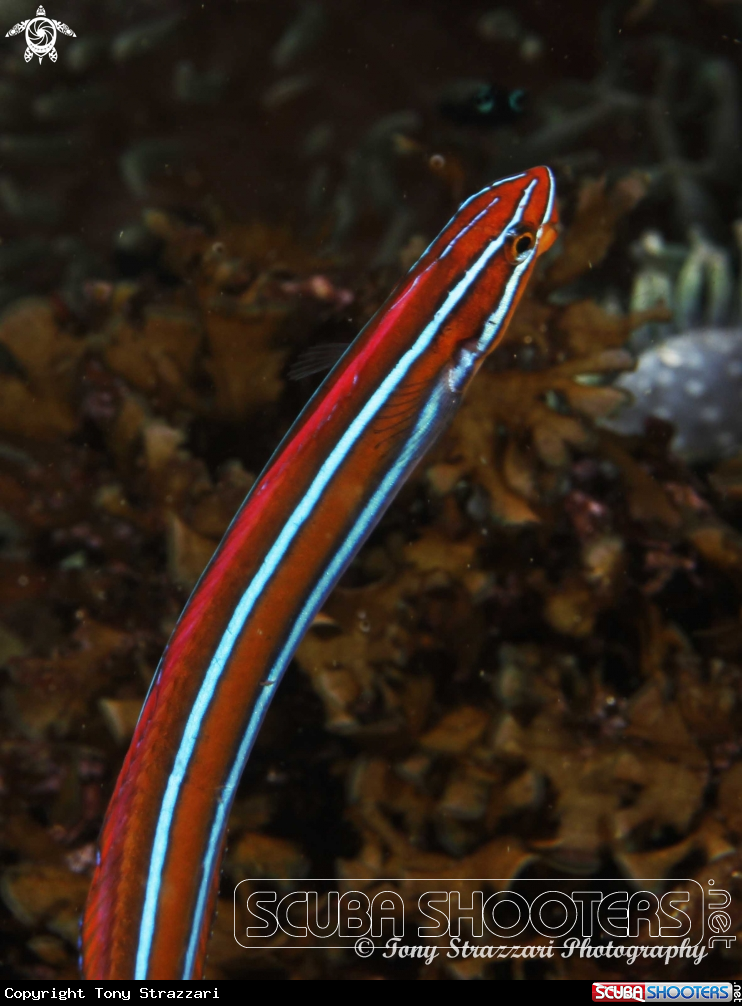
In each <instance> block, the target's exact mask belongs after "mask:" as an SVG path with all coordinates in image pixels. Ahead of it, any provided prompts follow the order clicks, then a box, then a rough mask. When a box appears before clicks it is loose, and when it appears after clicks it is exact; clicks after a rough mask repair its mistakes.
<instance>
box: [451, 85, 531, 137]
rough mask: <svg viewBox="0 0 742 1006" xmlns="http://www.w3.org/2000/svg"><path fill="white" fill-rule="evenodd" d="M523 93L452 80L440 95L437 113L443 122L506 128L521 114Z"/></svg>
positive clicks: (521, 89)
mask: <svg viewBox="0 0 742 1006" xmlns="http://www.w3.org/2000/svg"><path fill="white" fill-rule="evenodd" d="M525 98H526V92H525V91H524V90H523V88H520V87H519V88H516V89H515V90H513V91H511V90H510V89H509V88H506V87H501V86H500V85H499V84H486V83H482V82H481V81H476V80H475V81H472V80H460V81H454V82H453V83H452V84H450V85H449V86H448V87H447V88H446V89H445V90H444V92H443V95H442V97H441V100H440V103H439V106H438V107H439V110H440V112H441V114H442V115H445V116H446V118H447V119H451V120H452V121H453V122H456V123H458V124H459V125H465V126H489V127H497V126H506V125H509V124H510V123H512V122H515V121H516V120H517V119H518V118H520V116H521V115H522V114H523V111H524V108H523V105H524V101H525Z"/></svg>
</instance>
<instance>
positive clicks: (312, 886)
mask: <svg viewBox="0 0 742 1006" xmlns="http://www.w3.org/2000/svg"><path fill="white" fill-rule="evenodd" d="M668 886H669V888H670V889H669V890H668V889H667V888H668ZM234 899H235V900H234V913H235V914H234V921H235V928H234V936H235V940H236V941H237V942H238V943H239V944H240V945H241V946H243V947H245V948H246V949H248V950H249V949H251V948H259V947H261V948H264V947H266V946H267V945H270V946H272V947H297V946H301V947H303V948H305V949H309V948H317V949H319V948H326V949H329V948H333V949H339V948H343V947H345V948H350V949H353V950H354V951H355V952H356V954H357V955H358V956H359V957H363V958H368V957H371V956H373V955H374V954H375V953H379V954H381V955H383V956H384V957H386V958H390V957H397V958H399V959H403V958H418V959H420V960H421V961H424V962H425V963H426V964H430V963H431V962H432V961H433V960H435V959H436V958H438V957H442V956H446V957H447V958H449V959H455V958H457V957H461V958H466V957H474V958H477V957H478V958H485V959H488V960H507V959H521V960H523V959H526V960H537V959H541V960H544V959H545V960H548V959H551V958H553V957H555V956H556V955H559V956H561V957H563V958H569V957H572V956H577V957H582V958H588V959H592V960H595V961H596V963H597V962H598V961H600V960H601V959H603V958H605V959H606V960H607V961H608V960H610V961H611V962H612V963H613V964H614V965H615V964H616V963H619V964H623V965H626V966H629V967H630V966H631V965H633V964H635V963H636V962H637V961H638V960H640V959H641V960H646V959H651V960H655V961H656V962H657V964H658V966H662V965H663V964H668V963H669V962H670V961H673V960H684V961H687V962H688V963H690V964H693V965H696V964H699V963H700V962H701V961H702V960H704V959H705V958H706V957H707V956H708V954H709V952H710V951H711V950H713V948H714V947H716V946H719V945H721V946H723V947H726V948H727V949H728V948H730V947H731V946H732V945H733V944H734V942H735V941H736V936H735V935H734V934H730V929H731V927H732V921H731V917H730V915H729V913H728V912H727V911H726V909H727V908H728V907H729V905H730V904H731V895H730V894H729V892H728V891H725V890H721V889H720V888H718V887H716V886H714V882H713V881H711V880H710V881H709V882H708V884H707V886H706V887H705V888H704V887H703V886H702V885H701V884H700V883H699V882H698V881H696V880H691V879H685V880H673V881H666V880H657V879H644V880H637V881H634V882H633V884H631V885H630V886H629V885H627V884H625V883H622V882H621V881H619V880H616V879H615V878H614V879H610V880H608V879H606V880H590V881H585V880H583V881H572V880H559V881H549V880H536V879H521V880H517V881H513V880H493V879H479V880H478V879H467V880H452V879H451V878H446V879H430V878H425V879H418V880H411V879H392V878H387V879H383V880H379V879H374V880H367V879H358V878H355V879H347V880H344V881H342V882H339V881H337V880H316V881H307V882H305V883H302V882H300V881H296V880H276V881H265V880H244V881H242V882H241V883H239V884H238V885H237V887H236V888H235V894H234ZM619 984H620V983H619ZM717 984H718V983H717ZM730 989H731V986H730ZM730 998H731V992H730Z"/></svg>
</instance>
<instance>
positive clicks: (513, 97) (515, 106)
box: [508, 87, 526, 114]
mask: <svg viewBox="0 0 742 1006" xmlns="http://www.w3.org/2000/svg"><path fill="white" fill-rule="evenodd" d="M525 96H526V92H525V91H524V90H523V89H522V88H520V87H519V88H518V89H517V90H515V91H511V92H510V97H509V98H508V105H509V106H510V108H511V109H512V110H513V111H514V112H516V113H517V114H520V113H521V112H522V111H523V100H524V98H525Z"/></svg>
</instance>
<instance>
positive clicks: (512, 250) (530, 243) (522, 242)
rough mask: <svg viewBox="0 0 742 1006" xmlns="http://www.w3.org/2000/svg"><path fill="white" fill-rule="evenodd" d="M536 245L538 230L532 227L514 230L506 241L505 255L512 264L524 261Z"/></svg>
mask: <svg viewBox="0 0 742 1006" xmlns="http://www.w3.org/2000/svg"><path fill="white" fill-rule="evenodd" d="M535 246H536V232H535V231H534V230H533V229H532V228H531V227H526V226H524V227H519V228H518V229H517V230H514V231H513V232H512V233H511V234H510V235H509V237H508V239H507V241H506V243H505V256H506V258H507V259H508V261H509V262H511V263H512V264H514V265H515V264H517V263H518V262H522V261H523V259H524V258H525V257H526V256H527V255H528V254H529V252H532V251H533V249H534V248H535Z"/></svg>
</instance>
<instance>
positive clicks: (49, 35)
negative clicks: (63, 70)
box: [5, 7, 77, 63]
mask: <svg viewBox="0 0 742 1006" xmlns="http://www.w3.org/2000/svg"><path fill="white" fill-rule="evenodd" d="M22 31H25V32H26V46H27V48H26V51H25V53H24V54H23V58H24V59H25V61H26V62H27V63H29V62H30V61H31V60H32V59H33V58H34V56H38V57H39V63H40V62H41V61H42V59H43V58H44V56H48V57H49V59H50V60H51V61H52V63H56V62H57V50H56V49H55V48H54V44H55V43H56V41H57V32H58V31H59V32H61V33H62V34H63V35H71V36H72V37H73V38H76V37H77V36H76V35H75V33H74V31H73V30H72V29H71V28H70V27H68V26H67V25H66V24H64V23H63V22H62V21H55V20H54V18H53V17H47V16H46V11H45V10H44V8H43V7H39V8H38V9H37V11H36V17H32V18H29V19H28V21H19V22H18V24H14V25H13V27H12V28H11V29H10V31H6V32H5V37H6V38H9V37H10V36H11V35H20V33H21V32H22Z"/></svg>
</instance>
